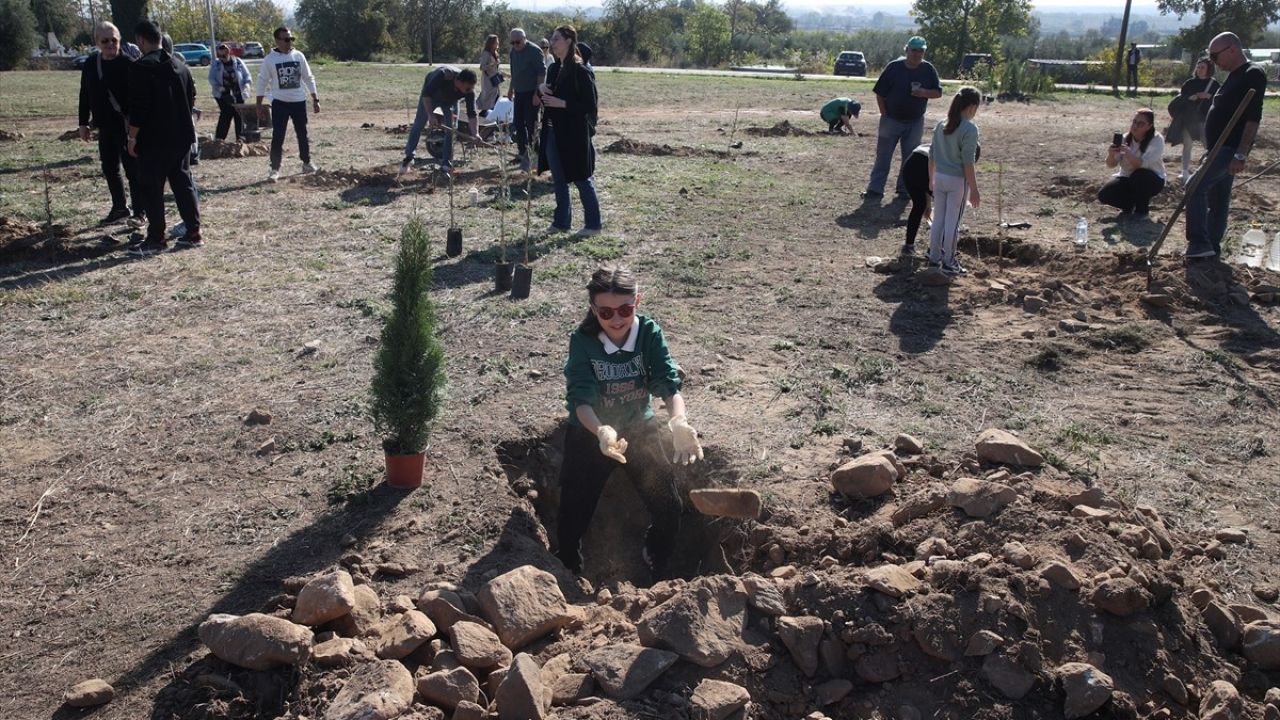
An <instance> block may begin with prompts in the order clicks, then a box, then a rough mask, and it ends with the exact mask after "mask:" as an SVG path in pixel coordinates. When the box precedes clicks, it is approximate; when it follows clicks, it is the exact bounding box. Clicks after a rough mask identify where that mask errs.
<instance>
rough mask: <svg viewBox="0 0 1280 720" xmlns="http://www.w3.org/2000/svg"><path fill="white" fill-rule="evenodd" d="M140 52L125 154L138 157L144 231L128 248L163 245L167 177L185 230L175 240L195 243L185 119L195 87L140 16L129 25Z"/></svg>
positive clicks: (141, 250)
mask: <svg viewBox="0 0 1280 720" xmlns="http://www.w3.org/2000/svg"><path fill="white" fill-rule="evenodd" d="M134 32H135V33H136V35H137V42H138V47H139V48H141V49H142V52H143V55H142V58H141V59H140V60H138V61H137V62H136V63H134V64H133V65H132V66H131V67H130V69H129V145H128V147H129V154H130V155H133V156H134V157H136V158H138V169H139V175H140V178H141V180H142V191H143V198H144V200H143V202H144V205H145V207H146V211H147V235H146V237H145V238H144V239H143V241H142V242H141V243H139V244H137V245H135V246H133V247H132V248H131V249H130V251H129V252H130V253H131V254H134V255H150V254H153V253H157V252H160V251H162V250H164V249H165V247H166V242H165V220H164V183H165V181H166V180H168V181H169V188H170V189H171V190H172V191H173V200H174V203H175V204H176V205H177V206H178V214H179V215H181V216H182V222H183V223H184V224H185V225H186V229H187V232H186V234H185V235H183V236H182V237H181V238H180V239H179V240H178V244H179V245H182V246H187V247H199V246H200V245H203V244H204V240H203V239H202V238H201V236H200V204H199V200H198V199H197V197H196V188H195V183H194V182H193V181H192V179H191V166H190V164H189V163H190V155H191V145H192V143H194V142H195V141H196V132H195V126H194V125H192V124H191V109H192V108H193V107H194V106H195V101H196V87H195V82H193V81H192V79H191V71H190V70H188V69H187V66H186V63H175V62H174V61H173V56H172V55H170V54H169V53H167V52H165V51H164V49H163V48H162V47H161V45H160V28H159V27H157V26H156V24H155V23H154V22H151V21H150V20H143V21H142V22H140V23H138V25H137V27H136V28H134Z"/></svg>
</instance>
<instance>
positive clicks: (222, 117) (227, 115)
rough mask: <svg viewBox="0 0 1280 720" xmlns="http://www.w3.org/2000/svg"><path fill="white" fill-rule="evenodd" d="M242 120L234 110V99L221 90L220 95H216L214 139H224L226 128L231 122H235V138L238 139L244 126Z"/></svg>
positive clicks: (225, 137)
mask: <svg viewBox="0 0 1280 720" xmlns="http://www.w3.org/2000/svg"><path fill="white" fill-rule="evenodd" d="M243 122H244V121H243V120H241V119H240V113H238V112H236V108H235V99H234V98H231V97H228V95H227V93H226V92H223V93H222V94H221V95H219V96H218V127H217V129H216V130H215V131H214V133H213V137H214V139H216V140H226V139H227V129H228V128H229V127H230V126H231V123H235V124H236V140H239V139H240V136H241V135H242V134H243V132H244V127H243V125H242V123H243Z"/></svg>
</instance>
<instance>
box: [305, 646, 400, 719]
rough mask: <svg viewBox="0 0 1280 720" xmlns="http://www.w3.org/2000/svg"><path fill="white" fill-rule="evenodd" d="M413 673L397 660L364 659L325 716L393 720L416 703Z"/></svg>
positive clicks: (330, 704)
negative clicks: (368, 660)
mask: <svg viewBox="0 0 1280 720" xmlns="http://www.w3.org/2000/svg"><path fill="white" fill-rule="evenodd" d="M413 690H414V687H413V676H412V675H410V674H409V671H408V670H406V669H405V667H404V665H401V664H400V663H398V662H396V661H395V660H378V661H374V662H368V663H362V664H360V665H357V666H356V670H355V672H354V673H352V674H351V677H350V678H348V679H347V682H346V684H345V685H343V686H342V689H341V690H339V691H338V694H337V696H336V697H334V698H333V701H332V702H330V703H329V707H328V708H326V709H325V711H324V716H323V720H390V718H394V717H398V716H399V715H400V714H401V713H403V712H404V711H405V710H407V709H409V705H410V704H411V703H413Z"/></svg>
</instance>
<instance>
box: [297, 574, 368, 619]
mask: <svg viewBox="0 0 1280 720" xmlns="http://www.w3.org/2000/svg"><path fill="white" fill-rule="evenodd" d="M355 593H356V588H355V584H354V583H353V582H352V581H351V573H348V572H347V571H346V570H335V571H334V572H330V573H325V574H323V575H318V576H316V577H314V578H312V579H311V580H309V581H307V584H306V585H304V586H303V587H302V590H300V591H299V592H298V600H297V602H295V603H294V606H293V615H292V616H291V618H290V619H291V620H293V621H294V622H295V623H298V624H299V625H323V624H324V623H327V622H329V621H330V620H336V619H338V618H340V617H342V616H343V615H346V614H347V613H349V612H351V609H352V608H354V607H355V604H356V597H355Z"/></svg>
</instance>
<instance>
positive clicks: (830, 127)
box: [827, 117, 844, 132]
mask: <svg viewBox="0 0 1280 720" xmlns="http://www.w3.org/2000/svg"><path fill="white" fill-rule="evenodd" d="M843 125H844V119H843V118H839V117H837V118H836V119H835V120H831V121H828V122H827V132H835V131H836V130H839V129H840V128H841V127H842V126H843ZM841 132H843V130H842V131H841Z"/></svg>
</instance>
